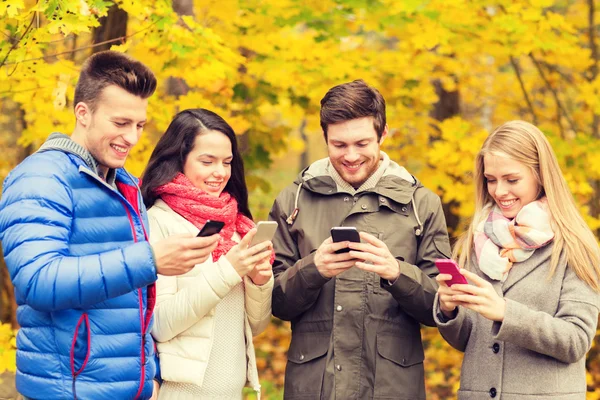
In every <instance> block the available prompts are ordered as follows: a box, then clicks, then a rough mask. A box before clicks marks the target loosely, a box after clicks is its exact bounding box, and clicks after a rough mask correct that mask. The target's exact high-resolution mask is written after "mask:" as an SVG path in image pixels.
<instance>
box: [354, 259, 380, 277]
mask: <svg viewBox="0 0 600 400" xmlns="http://www.w3.org/2000/svg"><path fill="white" fill-rule="evenodd" d="M356 266H357V267H358V268H360V269H362V270H363V271H367V272H375V273H376V274H377V275H379V273H382V272H383V271H384V270H385V267H384V266H382V265H378V264H367V263H364V262H361V261H357V262H356Z"/></svg>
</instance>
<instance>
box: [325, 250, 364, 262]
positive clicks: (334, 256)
mask: <svg viewBox="0 0 600 400" xmlns="http://www.w3.org/2000/svg"><path fill="white" fill-rule="evenodd" d="M323 259H324V261H325V262H327V263H335V262H343V261H350V260H354V261H356V260H355V259H354V257H352V256H351V255H350V252H347V253H330V254H327V255H325V256H324V257H323Z"/></svg>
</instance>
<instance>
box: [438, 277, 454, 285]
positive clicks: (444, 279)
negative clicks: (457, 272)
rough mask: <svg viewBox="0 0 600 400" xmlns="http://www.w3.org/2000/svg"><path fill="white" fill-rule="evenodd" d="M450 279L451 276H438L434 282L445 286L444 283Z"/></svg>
mask: <svg viewBox="0 0 600 400" xmlns="http://www.w3.org/2000/svg"><path fill="white" fill-rule="evenodd" d="M451 279H452V275H450V274H438V275H437V276H436V277H435V280H436V281H438V282H439V283H443V284H444V285H446V281H449V280H451ZM446 286H447V285H446Z"/></svg>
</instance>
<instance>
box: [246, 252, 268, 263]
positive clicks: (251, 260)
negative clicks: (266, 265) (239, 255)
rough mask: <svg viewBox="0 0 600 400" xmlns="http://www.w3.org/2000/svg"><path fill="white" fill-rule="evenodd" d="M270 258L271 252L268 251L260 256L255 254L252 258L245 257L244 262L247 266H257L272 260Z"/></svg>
mask: <svg viewBox="0 0 600 400" xmlns="http://www.w3.org/2000/svg"><path fill="white" fill-rule="evenodd" d="M270 257H271V251H270V250H267V251H263V252H261V253H258V254H254V255H252V256H250V257H244V261H245V263H246V264H247V265H257V264H260V263H262V262H263V261H264V260H265V259H267V258H270Z"/></svg>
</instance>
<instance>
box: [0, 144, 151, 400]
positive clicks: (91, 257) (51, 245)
mask: <svg viewBox="0 0 600 400" xmlns="http://www.w3.org/2000/svg"><path fill="white" fill-rule="evenodd" d="M116 184H117V187H118V188H119V191H117V190H115V189H113V188H111V187H110V186H109V185H107V184H106V183H105V182H104V181H102V180H100V179H99V178H98V176H97V175H96V174H95V173H94V172H92V171H91V170H90V169H89V167H88V166H87V165H86V163H85V162H84V161H83V160H82V159H81V158H80V157H78V156H76V155H73V154H68V153H65V152H62V151H59V150H52V151H46V152H41V153H35V154H33V155H32V156H30V157H28V158H27V159H26V160H25V161H23V162H22V163H21V164H20V165H19V166H17V167H16V168H15V169H14V170H13V171H12V172H11V173H10V175H9V176H8V177H7V178H6V180H5V182H4V192H3V195H2V199H1V201H0V239H1V240H2V246H3V249H4V256H5V260H6V265H7V266H8V269H9V272H10V276H11V279H12V282H13V284H14V286H15V295H16V300H17V304H18V309H17V318H18V321H19V324H20V325H21V329H20V330H19V333H18V336H17V376H16V385H17V390H18V391H19V392H20V393H22V394H23V395H25V396H27V397H30V398H34V399H74V398H76V399H94V400H96V399H111V400H121V399H135V398H139V399H147V398H149V397H150V396H151V395H152V389H153V384H152V380H153V378H154V377H155V373H156V360H155V353H154V342H153V341H152V337H151V336H150V329H151V324H152V309H153V307H154V300H155V292H154V285H153V283H154V281H155V280H156V268H155V265H154V258H153V255H152V250H151V248H150V245H149V244H148V241H147V239H146V233H145V229H144V226H145V225H146V226H147V216H146V210H145V209H144V205H143V202H142V199H141V195H140V192H139V189H138V186H137V182H136V180H135V178H133V177H132V176H131V175H129V174H128V173H127V172H126V171H125V170H123V169H120V170H118V171H117V175H116ZM139 211H141V214H140V212H139ZM148 285H150V286H148Z"/></svg>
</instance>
